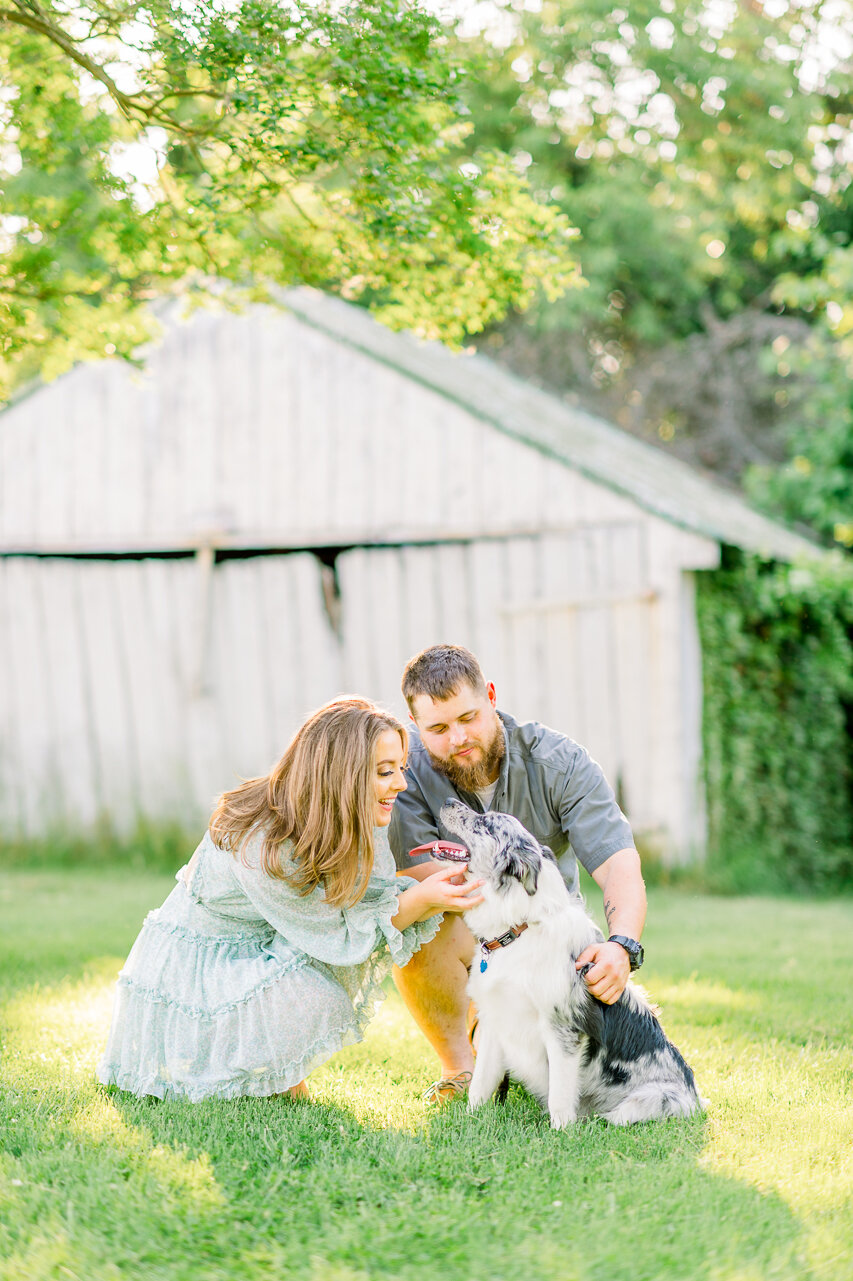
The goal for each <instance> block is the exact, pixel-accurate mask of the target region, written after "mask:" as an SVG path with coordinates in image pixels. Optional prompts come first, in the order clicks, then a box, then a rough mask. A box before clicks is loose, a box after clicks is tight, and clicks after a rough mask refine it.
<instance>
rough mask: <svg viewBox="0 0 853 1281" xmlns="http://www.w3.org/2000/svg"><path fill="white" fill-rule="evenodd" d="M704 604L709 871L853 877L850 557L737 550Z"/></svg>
mask: <svg viewBox="0 0 853 1281" xmlns="http://www.w3.org/2000/svg"><path fill="white" fill-rule="evenodd" d="M698 605H699V628H700V635H701V639H702V650H703V663H704V690H705V694H704V758H705V783H706V794H707V805H708V836H709V851H710V854H709V861H708V868H707V873H708V877H709V879H710V881H711V882H712V883H713V884H715V885H716V886H717V888H721V889H728V890H741V891H743V890H757V889H774V888H775V889H780V888H789V889H799V888H808V889H810V890H814V889H824V890H828V889H831V888H836V887H839V886H841V885H843V884H845V883H851V882H853V798H851V786H850V785H851V777H853V751H851V737H850V729H851V711H853V631H852V630H851V629H852V628H853V567H851V565H850V562H849V560H847V559H846V558H844V559H841V558H840V557H839V558H838V559H836V558H832V557H827V559H826V560H825V561H824V562H822V563H821V564H820V565H817V564H811V563H810V564H809V565H808V566H803V565H778V564H771V563H767V562H764V561H761V560H759V559H758V558H757V557H752V556H745V555H743V554H741V553H740V552H736V551H734V550H730V549H727V550H726V552H725V555H724V560H723V565H722V567H721V569H719V570H717V571H715V572H714V573H711V574H706V575H700V576H699V589H698Z"/></svg>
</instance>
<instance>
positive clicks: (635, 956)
mask: <svg viewBox="0 0 853 1281" xmlns="http://www.w3.org/2000/svg"><path fill="white" fill-rule="evenodd" d="M607 942H608V943H618V944H619V946H620V947H624V949H625V951H626V952H627V953H628V960H629V961H630V962H631V973H632V974H633V972H634V970H638V969H639V968H640V966H641V965H642V964H643V948H642V945H641V944H640V943H638V942H637V940H636V939H629V938H628V936H627V934H611V935H610V938H609V939H608V940H607Z"/></svg>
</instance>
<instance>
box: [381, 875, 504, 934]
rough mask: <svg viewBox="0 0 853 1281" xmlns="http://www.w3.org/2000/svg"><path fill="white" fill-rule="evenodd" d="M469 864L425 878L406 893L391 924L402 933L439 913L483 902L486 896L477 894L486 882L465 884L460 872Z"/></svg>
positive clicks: (454, 910)
mask: <svg viewBox="0 0 853 1281" xmlns="http://www.w3.org/2000/svg"><path fill="white" fill-rule="evenodd" d="M466 866H467V864H457V865H456V866H453V867H443V868H441V869H440V870H439V871H437V872H432V873H431V874H430V875H429V876H425V877H424V879H423V880H422V881H420V882H419V883H418V884H417V885H413V886H412V888H411V889H409V890H403V893H402V894H401V895H400V897H399V899H398V902H399V910H398V912H397V915H396V916H394V917H392V918H391V924H392V925H394V926H396V928H397V929H398V930H404V929H405V928H406V926H407V925H411V924H412V923H413V922H414V921H426V920H428V919H429V917H431V916H437V915H438V913H439V912H465V911H467V910H468V908H469V907H477V906H478V904H480V903H482V901H483V896H482V894H475V893H474V891H475V890H478V889H479V888H480V886H481V885H482V884H483V882H482V881H465V880H463V879H462V878H461V877H460V872H463V871H464V870H465V867H466Z"/></svg>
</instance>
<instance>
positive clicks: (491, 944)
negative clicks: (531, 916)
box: [477, 921, 527, 952]
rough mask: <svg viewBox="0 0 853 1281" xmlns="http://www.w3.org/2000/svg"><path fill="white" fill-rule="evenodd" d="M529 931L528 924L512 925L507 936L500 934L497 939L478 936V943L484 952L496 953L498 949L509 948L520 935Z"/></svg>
mask: <svg viewBox="0 0 853 1281" xmlns="http://www.w3.org/2000/svg"><path fill="white" fill-rule="evenodd" d="M526 929H527V922H526V921H525V922H524V924H523V925H511V926H510V928H509V929H508V930H507V932H506V934H499V935H498V937H497V938H496V939H481V938H480V937H479V935H478V936H477V942H478V943H479V944H480V947H481V948H482V949H483V951H484V952H494V950H495V948H496V947H508V946H509V945H510V943H514V942H515V940H516V939H517V938H518V936H519V934H523V933H524V931H525V930H526Z"/></svg>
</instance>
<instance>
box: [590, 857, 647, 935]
mask: <svg viewBox="0 0 853 1281" xmlns="http://www.w3.org/2000/svg"><path fill="white" fill-rule="evenodd" d="M592 877H593V880H594V881H595V883H596V885H598V886H599V887H600V889H601V894H602V898H603V900H604V918H605V920H606V922H607V933H608V934H626V935H627V936H628V938H632V939H640V938H641V937H642V933H643V926H644V925H645V923H646V887H645V884H644V882H643V873H642V869H641V867H640V856H639V854H638V853H637V851H636V850H635V849H624V850H618V851H617V852H616V853H615V854H611V855H610V858H608V859H606V860H605V861H604V862H603V863H602V864H601V866H600V867H598V868H596V870H595V871H594V872H593V874H592Z"/></svg>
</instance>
